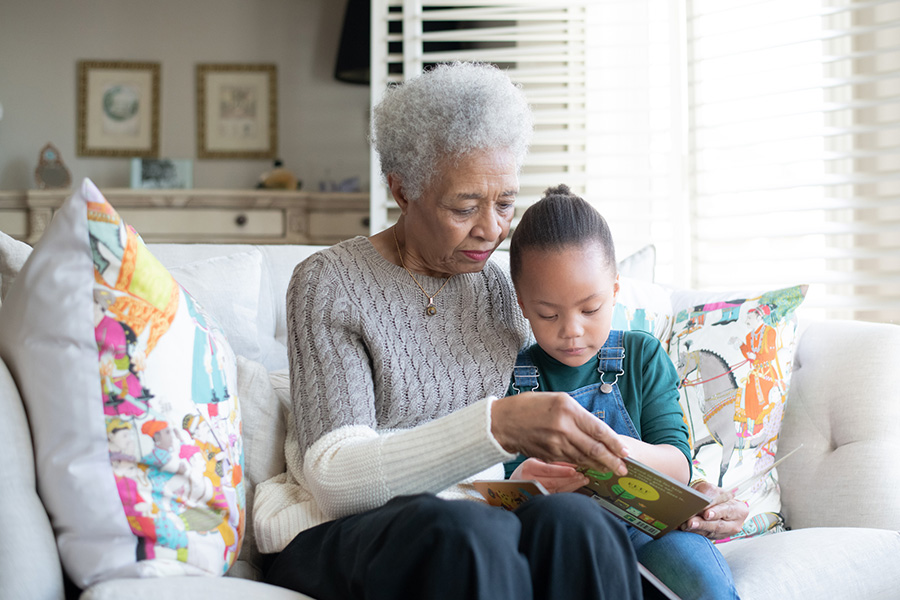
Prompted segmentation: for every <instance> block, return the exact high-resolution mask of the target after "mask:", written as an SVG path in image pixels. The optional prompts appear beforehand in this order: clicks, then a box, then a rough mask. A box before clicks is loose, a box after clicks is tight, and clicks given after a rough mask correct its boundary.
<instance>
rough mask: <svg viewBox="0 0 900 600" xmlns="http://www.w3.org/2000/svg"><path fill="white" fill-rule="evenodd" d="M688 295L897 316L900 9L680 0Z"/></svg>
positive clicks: (895, 5) (878, 317)
mask: <svg viewBox="0 0 900 600" xmlns="http://www.w3.org/2000/svg"><path fill="white" fill-rule="evenodd" d="M686 31H687V54H688V98H689V100H688V105H689V112H688V117H689V120H688V122H689V147H690V163H689V165H690V171H689V185H690V189H691V224H692V229H691V231H692V238H691V242H690V247H691V274H692V277H691V285H693V286H695V287H700V288H727V289H734V288H742V289H748V288H759V287H770V286H781V285H784V286H787V285H794V284H797V283H809V284H810V289H809V293H808V296H807V300H806V301H805V303H804V305H803V307H802V308H801V310H802V311H805V313H806V314H809V315H811V316H815V317H839V318H853V319H863V320H875V321H898V320H900V293H898V292H900V235H898V234H900V194H898V191H900V77H898V76H900V2H897V1H896V0H874V1H858V2H852V1H849V0H830V1H828V0H825V1H823V0H792V1H791V2H780V1H765V2H760V1H758V0H757V1H747V0H692V1H690V2H688V4H687V30H686Z"/></svg>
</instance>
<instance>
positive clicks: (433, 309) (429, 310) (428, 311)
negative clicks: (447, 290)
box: [425, 298, 437, 317]
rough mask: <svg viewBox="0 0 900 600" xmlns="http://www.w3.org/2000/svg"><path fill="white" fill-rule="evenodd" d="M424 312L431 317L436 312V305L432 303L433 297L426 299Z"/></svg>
mask: <svg viewBox="0 0 900 600" xmlns="http://www.w3.org/2000/svg"><path fill="white" fill-rule="evenodd" d="M425 314H426V315H427V316H429V317H433V316H434V315H436V314H437V306H435V305H434V298H429V299H428V306H426V307H425Z"/></svg>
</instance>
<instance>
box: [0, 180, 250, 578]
mask: <svg viewBox="0 0 900 600" xmlns="http://www.w3.org/2000/svg"><path fill="white" fill-rule="evenodd" d="M0 355H2V357H3V359H4V360H5V361H6V362H7V364H8V365H9V366H10V370H11V371H12V372H13V374H14V375H15V378H16V381H17V383H18V386H19V390H20V392H21V394H22V397H23V401H24V403H25V406H26V409H27V412H28V415H29V420H30V425H31V429H32V434H33V439H34V446H35V457H36V461H35V462H36V465H37V475H38V489H39V492H40V495H41V498H42V499H43V502H44V505H45V507H46V508H47V511H48V514H49V515H50V517H51V521H52V523H53V526H54V530H55V532H56V535H57V545H58V547H59V551H60V557H61V559H62V563H63V566H64V567H65V569H66V571H67V573H68V574H69V576H70V577H71V579H72V581H73V582H74V583H75V584H76V585H77V586H79V587H82V588H85V587H88V586H90V585H92V584H94V583H96V582H99V581H102V580H106V579H112V578H121V577H149V576H164V575H201V574H207V575H208V574H223V573H224V572H225V571H226V570H227V569H228V567H229V566H230V565H231V564H232V563H233V561H234V560H235V558H236V556H237V555H238V552H239V550H240V546H241V541H242V533H243V529H244V518H245V515H244V503H245V498H244V483H243V475H242V473H243V470H244V467H243V451H242V442H241V416H240V411H239V407H238V398H237V396H236V390H237V382H236V365H235V363H236V359H235V357H234V354H233V352H232V350H231V348H230V346H229V345H228V343H227V341H226V340H225V338H224V336H223V335H222V332H221V330H220V329H219V328H218V326H217V325H216V324H215V322H214V321H213V320H212V319H211V318H210V317H209V315H207V314H206V312H205V311H204V310H203V308H202V307H201V305H200V304H199V303H197V302H196V301H195V300H194V299H193V298H192V297H191V296H190V294H188V293H187V292H185V290H184V289H183V288H181V287H180V286H179V285H178V284H177V283H176V282H175V280H174V279H173V277H172V275H171V274H170V273H169V272H168V271H166V269H165V268H164V267H163V266H162V265H161V264H160V263H159V262H158V261H157V260H156V259H155V258H154V257H153V256H152V255H151V254H150V252H149V251H148V250H147V248H146V246H145V245H144V243H143V242H142V241H141V239H140V237H139V236H138V235H137V233H136V232H135V231H134V230H133V229H131V228H129V227H128V226H127V225H126V224H125V223H124V222H123V221H122V220H121V218H120V217H119V215H118V214H117V213H116V212H115V210H113V208H112V206H110V205H109V204H108V203H107V202H106V200H105V199H104V198H103V196H102V195H101V194H100V192H99V190H98V189H97V188H96V187H95V186H94V185H93V183H91V182H90V181H89V180H85V181H84V182H83V183H82V185H81V187H80V189H79V190H78V191H76V192H75V194H74V195H73V196H72V197H71V198H69V199H68V200H67V201H66V202H65V203H64V204H63V206H62V207H61V208H60V209H59V211H57V213H56V215H55V216H54V218H53V221H52V222H51V224H50V227H49V228H48V229H47V231H46V233H45V234H44V236H43V238H42V240H41V243H40V244H38V246H37V247H36V248H35V250H34V252H33V253H32V254H31V257H30V258H29V260H28V262H27V263H26V264H25V266H24V267H23V268H22V270H21V272H20V273H19V275H18V278H17V280H16V285H14V286H13V288H12V289H11V290H10V293H9V295H8V296H7V299H6V302H4V305H3V307H2V309H0Z"/></svg>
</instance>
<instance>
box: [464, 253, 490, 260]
mask: <svg viewBox="0 0 900 600" xmlns="http://www.w3.org/2000/svg"><path fill="white" fill-rule="evenodd" d="M463 254H465V255H466V256H468V257H469V258H470V259H472V260H474V261H475V262H481V261H484V260H487V259H488V258H489V257H490V256H491V250H485V251H484V252H478V251H476V250H463Z"/></svg>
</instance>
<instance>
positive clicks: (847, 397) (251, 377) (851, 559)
mask: <svg viewBox="0 0 900 600" xmlns="http://www.w3.org/2000/svg"><path fill="white" fill-rule="evenodd" d="M150 248H151V251H152V252H153V253H154V254H155V255H156V256H157V257H158V258H159V259H160V260H161V261H162V262H163V264H165V265H166V266H167V267H174V268H176V271H177V270H178V269H177V268H178V267H184V266H185V265H188V266H189V265H191V264H194V265H195V264H198V263H197V261H206V260H207V259H211V258H213V257H218V256H226V255H233V254H235V253H251V254H253V253H259V255H260V257H261V273H260V280H259V288H260V293H259V295H258V297H256V298H255V299H256V302H255V303H253V302H251V303H250V304H251V305H253V304H255V305H256V306H255V311H256V312H255V314H253V315H251V316H250V318H249V319H247V320H246V321H244V323H245V325H243V326H244V327H245V328H246V332H251V333H252V332H253V329H254V327H255V330H256V331H255V338H256V339H255V342H254V336H252V335H251V336H243V337H244V338H247V339H249V340H250V345H249V346H247V345H246V344H247V339H242V340H241V341H239V342H235V341H232V345H233V346H235V352H236V353H237V354H244V355H251V356H253V357H254V358H255V359H256V360H255V361H249V360H243V359H242V360H240V364H239V379H241V378H242V379H243V380H242V381H239V384H241V385H242V386H244V388H245V392H244V393H243V394H242V395H241V396H240V397H241V400H242V412H243V419H244V432H245V437H246V438H247V439H246V442H245V452H246V467H247V472H246V475H247V480H248V481H249V483H250V484H251V487H252V485H253V484H256V483H258V482H259V481H262V480H265V479H267V478H268V477H270V476H272V475H274V474H276V473H278V472H280V470H283V468H284V457H283V452H282V446H281V438H283V435H284V427H283V423H282V421H281V419H283V418H284V417H283V416H282V411H283V407H282V406H281V405H280V404H279V400H278V394H276V393H275V390H274V388H273V387H272V385H271V384H270V378H269V377H268V375H267V374H268V373H269V372H277V371H279V370H283V369H284V368H285V367H286V364H287V362H286V356H285V354H284V345H283V344H284V338H285V333H286V330H285V315H284V295H285V290H286V287H287V283H288V280H289V278H290V275H291V272H292V270H293V267H294V265H295V264H296V263H297V262H299V261H300V260H302V259H303V258H304V257H305V256H307V255H308V254H310V253H311V252H313V251H315V250H316V249H317V248H316V247H312V246H238V245H227V246H225V245H218V246H217V245H179V244H157V245H151V247H150ZM2 258H3V263H4V264H3V265H2V267H3V269H4V270H5V271H6V272H7V274H8V273H9V270H10V269H11V268H13V269H14V267H15V265H12V266H10V264H9V263H10V262H15V257H12V258H10V257H2ZM188 271H190V269H188ZM223 271H224V270H223ZM176 277H177V275H176ZM216 278H217V280H219V284H221V283H222V282H224V283H225V285H226V287H231V288H232V289H235V290H238V289H244V290H245V291H246V289H245V288H246V285H247V282H246V280H242V279H241V275H240V274H238V273H232V272H221V273H216ZM7 283H8V281H6V280H5V281H4V282H3V284H4V287H5V286H6V285H7ZM181 283H182V284H183V285H185V287H187V288H188V289H189V291H193V290H191V287H190V285H195V286H196V285H198V282H186V281H181ZM201 284H202V282H201ZM253 295H254V294H251V297H252V296H253ZM245 297H246V294H245ZM206 308H207V309H208V310H209V311H210V312H212V313H213V315H214V316H216V317H221V318H226V319H231V321H232V323H231V325H230V326H231V327H235V326H239V327H240V326H242V325H241V322H240V320H238V321H235V318H234V315H230V316H224V315H218V314H216V307H215V306H207V307H206ZM242 314H243V315H244V317H246V316H247V315H246V312H245V313H242ZM226 333H227V332H226ZM897 357H900V327H895V326H893V325H884V324H868V323H861V322H849V321H832V322H818V323H812V324H809V325H808V326H807V327H806V328H805V331H804V333H803V334H802V336H801V338H800V341H799V344H798V346H797V350H796V356H795V367H794V375H793V380H792V383H791V387H790V392H789V399H788V404H787V410H786V414H785V418H784V424H783V428H782V433H781V439H780V443H779V445H778V451H779V454H782V455H783V454H785V453H786V452H788V451H790V450H792V449H794V448H796V447H798V446H799V445H800V444H803V448H801V449H800V451H799V452H798V453H797V455H796V456H794V457H793V458H791V460H789V461H786V462H785V463H784V464H783V465H781V466H780V467H779V473H780V481H781V485H782V498H783V512H784V514H785V516H786V519H787V525H788V526H789V527H790V528H791V529H792V530H791V531H787V532H784V533H778V534H774V535H766V536H762V537H758V538H753V539H749V540H744V541H735V542H729V543H727V544H724V545H722V546H720V547H721V550H722V552H723V553H724V555H725V557H726V559H727V560H728V562H729V564H730V565H731V567H732V569H733V571H734V574H735V577H736V580H737V585H738V589H739V591H740V593H741V597H742V598H743V599H744V600H754V599H763V598H765V599H771V598H803V599H812V598H847V597H857V598H866V599H874V598H885V599H887V598H900V533H898V530H900V462H898V461H897V460H896V457H898V456H900V438H898V436H897V434H896V428H897V424H898V423H900V369H898V368H897V367H896V364H897V363H896V359H897ZM273 380H274V381H275V382H276V385H278V386H281V388H282V392H283V391H284V386H285V385H286V384H285V378H284V374H283V373H282V374H281V376H280V377H278V376H276V377H275V378H273ZM0 410H2V415H3V418H0V439H3V440H4V441H5V442H6V443H7V447H8V448H9V449H10V450H11V451H10V450H8V451H7V453H6V456H5V457H4V459H3V460H2V462H0V465H2V466H0V474H2V479H0V481H2V482H3V487H4V489H3V492H2V494H0V531H2V534H0V599H7V598H17V599H18V598H22V599H26V598H27V599H49V598H61V597H64V596H68V597H78V595H79V591H78V590H75V589H73V588H72V586H70V585H68V586H67V585H66V584H65V582H64V576H63V571H62V568H61V566H60V561H59V555H58V553H57V550H56V545H55V541H54V534H53V529H52V525H51V522H50V519H49V518H48V515H47V513H46V512H45V510H44V508H43V505H42V504H41V500H40V497H39V496H38V494H37V491H36V487H35V465H34V459H33V453H32V452H33V451H32V443H31V436H30V432H29V426H28V420H27V415H26V413H25V410H24V407H23V404H22V401H21V398H20V396H19V393H18V391H17V387H16V383H15V381H13V379H12V377H11V376H10V374H9V371H8V370H7V368H6V366H5V365H3V364H0ZM251 491H252V490H251ZM251 497H252V494H251ZM250 506H251V510H252V504H251V505H250ZM247 542H248V543H245V547H244V549H243V551H242V553H241V560H240V561H238V563H237V564H236V565H235V566H234V567H232V569H231V571H229V573H228V576H226V577H222V578H206V577H177V578H168V579H143V580H113V581H106V582H103V583H100V584H97V585H95V586H93V587H92V588H90V589H88V590H86V591H84V592H83V593H81V595H80V597H81V598H83V599H85V600H91V599H102V598H122V597H128V598H148V599H149V598H153V599H154V600H155V599H158V598H171V599H178V598H184V599H186V600H187V599H191V600H193V599H195V598H217V599H227V598H235V599H241V600H246V599H247V598H272V599H275V598H305V596H303V595H301V594H295V593H293V592H289V591H287V590H282V589H279V588H274V587H272V586H267V585H265V584H263V583H259V582H258V581H254V579H258V578H259V575H260V569H261V568H263V567H264V563H265V557H263V556H261V555H259V554H258V552H256V550H255V548H254V547H253V543H252V537H249V538H248V539H247Z"/></svg>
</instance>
